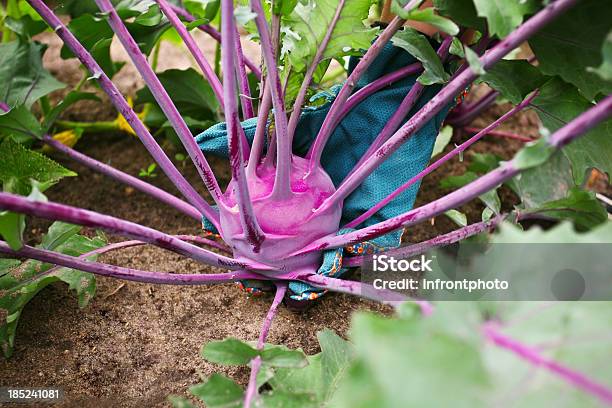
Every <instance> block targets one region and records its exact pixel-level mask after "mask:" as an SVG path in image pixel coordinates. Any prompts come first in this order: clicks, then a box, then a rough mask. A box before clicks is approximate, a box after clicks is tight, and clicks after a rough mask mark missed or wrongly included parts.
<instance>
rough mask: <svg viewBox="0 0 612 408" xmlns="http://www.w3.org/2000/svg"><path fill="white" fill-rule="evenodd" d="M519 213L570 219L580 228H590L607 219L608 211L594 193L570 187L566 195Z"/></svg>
mask: <svg viewBox="0 0 612 408" xmlns="http://www.w3.org/2000/svg"><path fill="white" fill-rule="evenodd" d="M521 214H540V215H544V216H547V217H551V218H556V219H559V220H571V221H572V222H573V223H574V225H576V227H577V228H579V229H581V230H586V229H591V228H593V227H595V226H596V225H599V224H602V223H604V222H606V221H607V219H608V213H607V211H606V210H605V208H604V207H603V206H602V205H601V203H600V202H599V200H597V198H596V197H595V193H592V192H588V191H584V190H580V189H579V188H572V189H571V190H570V191H569V193H568V196H567V197H564V198H561V199H559V200H554V201H548V202H545V203H543V204H541V205H540V206H538V207H532V208H529V209H527V210H526V211H521Z"/></svg>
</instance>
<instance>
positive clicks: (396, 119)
mask: <svg viewBox="0 0 612 408" xmlns="http://www.w3.org/2000/svg"><path fill="white" fill-rule="evenodd" d="M452 40H453V37H446V38H445V39H444V41H443V42H442V44H441V45H440V47H439V48H438V57H440V59H441V60H442V61H444V60H445V59H446V57H448V50H449V49H450V45H451V43H452ZM424 90H425V86H424V85H423V84H421V83H419V82H416V83H415V84H414V85H413V86H412V88H411V89H410V91H409V92H408V94H407V95H406V97H405V98H404V100H402V103H401V104H400V106H399V107H398V108H397V110H396V111H395V113H394V114H393V116H391V118H390V119H389V121H388V122H387V123H386V124H385V127H384V128H383V130H382V131H381V132H380V134H379V135H378V136H377V137H376V139H375V140H374V142H372V144H371V145H370V147H368V150H366V152H365V153H364V154H363V156H361V159H359V161H358V162H357V164H356V165H355V167H354V168H353V170H352V171H351V173H353V171H355V170H356V169H358V168H359V166H360V165H361V163H363V162H364V161H365V160H366V159H367V158H368V157H370V156H371V155H372V154H373V153H374V152H375V151H376V150H377V149H378V148H379V147H380V146H381V145H382V144H383V143H385V142H386V141H387V140H388V139H389V137H391V135H392V134H393V133H394V132H395V131H396V130H397V129H398V128H399V127H400V126H401V124H402V122H403V121H404V120H405V119H406V116H407V115H408V113H409V112H410V111H411V110H412V108H413V107H414V105H415V104H416V103H417V101H418V100H419V98H420V97H421V95H422V94H423V91H424ZM351 173H349V175H350V174H351ZM347 177H348V176H347Z"/></svg>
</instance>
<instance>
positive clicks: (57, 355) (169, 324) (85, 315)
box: [0, 35, 537, 407]
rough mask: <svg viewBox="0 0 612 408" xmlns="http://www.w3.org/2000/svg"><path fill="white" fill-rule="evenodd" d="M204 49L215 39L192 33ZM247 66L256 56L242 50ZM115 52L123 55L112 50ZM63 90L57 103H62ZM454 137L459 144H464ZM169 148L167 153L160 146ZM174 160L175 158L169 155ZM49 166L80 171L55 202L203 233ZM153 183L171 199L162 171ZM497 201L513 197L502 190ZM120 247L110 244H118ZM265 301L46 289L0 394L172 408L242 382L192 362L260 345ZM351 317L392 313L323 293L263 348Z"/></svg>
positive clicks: (118, 144)
mask: <svg viewBox="0 0 612 408" xmlns="http://www.w3.org/2000/svg"><path fill="white" fill-rule="evenodd" d="M42 40H43V41H45V42H47V43H49V44H50V45H51V49H50V51H49V52H48V53H47V56H46V58H45V63H46V65H47V66H48V67H49V68H50V70H51V71H52V72H53V73H54V74H55V75H56V76H57V77H58V78H59V79H61V80H63V81H65V82H67V83H76V82H78V80H79V78H80V72H79V71H78V64H77V63H76V62H75V61H61V60H58V50H59V47H58V45H59V42H58V41H57V40H55V39H53V37H51V36H48V35H45V36H43V38H42ZM199 41H200V43H201V44H202V45H203V47H204V48H205V49H206V50H207V51H208V54H209V55H210V51H212V49H213V46H214V45H213V43H212V40H210V39H206V38H204V37H199ZM247 48H248V49H249V50H250V51H249V54H251V56H252V57H253V58H257V57H256V52H254V51H252V48H249V47H247ZM113 52H114V53H115V54H116V55H117V56H121V55H122V53H121V52H120V51H119V50H118V49H117V47H115V48H114V49H113ZM189 64H190V60H189V59H188V58H187V57H186V56H185V53H184V52H183V51H180V50H176V49H174V48H172V47H164V48H163V50H162V58H161V69H165V68H169V67H177V66H178V67H185V66H188V65H189ZM135 78H136V76H135V74H134V70H133V69H132V68H131V67H130V66H129V65H128V66H127V67H126V68H124V70H123V71H122V72H121V73H120V74H119V75H118V76H117V77H116V78H115V80H116V83H117V84H118V85H119V86H120V88H121V90H122V91H123V92H125V93H133V92H134V91H135V90H136V89H138V88H139V87H140V86H141V82H140V81H139V80H136V79H135ZM61 96H62V94H61V92H60V93H58V94H57V95H56V97H58V98H60V97H61ZM501 111H503V108H495V109H494V110H493V111H492V112H487V113H486V114H485V115H483V117H482V118H479V119H478V121H477V122H476V123H475V126H484V125H486V124H487V123H489V122H490V121H491V120H493V119H494V118H495V117H497V115H499V114H500V113H501ZM114 116H115V112H114V111H113V109H112V108H111V107H110V106H108V105H107V104H104V105H100V104H91V103H88V102H84V103H81V104H80V105H79V106H78V107H77V108H75V109H71V110H70V111H69V112H67V114H66V118H68V119H78V120H94V119H95V120H102V119H108V118H112V117H114ZM536 124H537V122H536V119H535V117H534V116H533V115H531V114H528V115H521V116H520V117H519V118H518V119H517V120H515V121H514V122H512V123H511V124H510V125H508V126H506V127H505V128H506V129H507V130H514V131H518V132H523V133H527V134H531V135H536V134H537V126H536ZM460 139H461V135H457V137H456V138H455V140H454V142H460ZM519 146H520V143H518V142H514V141H508V140H500V139H490V140H488V141H484V142H482V143H480V144H478V145H477V146H476V147H475V149H474V151H479V152H494V153H497V154H499V155H500V156H502V157H504V158H508V157H510V156H511V154H512V152H513V151H514V150H515V149H516V148H518V147H519ZM77 148H78V149H79V150H80V151H83V152H84V153H86V154H88V155H90V156H93V157H95V158H97V159H99V160H102V161H104V162H107V163H110V164H112V165H113V166H115V167H117V168H120V169H122V170H124V171H126V172H128V173H130V174H134V175H137V174H138V171H139V169H141V168H144V167H146V166H147V165H148V164H149V163H151V162H152V161H151V159H150V157H149V156H148V154H147V153H146V151H145V150H144V148H142V147H141V145H140V143H139V141H138V140H136V139H135V138H132V137H128V136H124V135H99V136H86V137H85V138H84V139H83V140H82V141H81V142H79V144H78V146H77ZM167 148H168V149H172V147H171V146H168V147H167ZM170 153H171V154H170V157H173V156H174V155H173V154H172V152H171V150H170ZM56 159H57V160H58V161H60V162H61V163H63V164H64V165H66V166H67V167H69V168H71V169H73V170H75V171H77V172H78V174H79V176H78V178H75V179H71V180H67V181H63V182H61V183H60V184H59V185H58V186H57V187H56V188H53V189H52V190H50V191H49V194H48V195H49V198H50V199H51V200H54V201H58V202H62V203H66V204H71V205H75V206H79V207H83V208H88V209H92V210H96V211H99V212H102V213H106V214H111V215H114V216H117V217H121V218H125V219H128V220H131V221H135V222H139V223H142V224H144V225H148V226H151V227H154V228H158V229H161V230H163V231H165V232H168V233H174V234H178V233H183V234H184V233H189V234H197V233H198V232H199V226H198V225H195V224H194V222H193V221H192V220H191V219H188V218H187V217H185V216H182V215H181V214H179V213H177V212H176V211H174V210H172V209H169V208H167V207H166V206H164V205H162V204H159V203H157V202H156V201H154V200H153V199H150V198H148V197H147V196H144V195H142V194H140V193H138V192H134V191H133V190H132V189H129V188H125V187H124V186H122V185H119V184H118V183H115V182H113V181H111V180H109V179H106V178H104V177H102V176H100V175H98V174H94V173H92V172H91V171H89V170H87V169H85V168H83V167H81V166H78V165H75V164H73V163H71V162H68V161H67V160H65V159H64V158H63V157H60V156H56ZM211 163H212V166H213V167H214V169H215V171H216V173H217V174H218V175H219V176H220V178H221V180H222V182H227V179H228V172H227V168H226V167H225V163H224V162H223V161H221V160H217V159H214V158H212V159H211ZM464 167H465V163H460V162H458V161H453V162H451V163H449V164H448V165H446V166H444V167H443V168H442V169H441V170H439V171H438V172H436V173H435V174H433V175H431V176H430V177H428V178H426V179H425V181H424V183H423V188H422V189H421V193H420V194H419V197H418V203H417V205H418V204H423V203H426V202H429V201H431V200H432V199H435V198H437V197H439V196H441V195H443V194H444V191H441V190H440V189H439V187H438V182H439V180H440V179H441V178H442V177H444V176H446V175H450V174H461V173H462V172H463V170H464ZM183 170H184V173H185V174H186V175H187V177H188V179H189V180H191V181H192V183H193V184H194V185H200V183H199V180H198V177H197V175H196V173H195V169H194V168H193V167H192V166H191V165H189V164H186V165H185V166H184V168H183ZM151 181H152V182H153V183H154V184H156V185H158V186H160V187H162V188H165V189H167V190H168V191H173V192H174V191H175V190H174V189H173V187H172V185H171V184H170V182H169V181H168V180H166V179H165V178H164V177H163V176H162V175H161V174H160V175H159V176H158V177H156V178H154V179H152V180H151ZM504 194H506V195H508V196H510V193H509V192H507V191H505V192H504ZM463 210H464V211H465V212H466V213H467V214H468V216H469V217H470V219H472V220H477V219H478V218H479V217H480V211H481V210H482V207H481V205H480V204H478V203H473V204H470V205H468V206H466V207H464V208H463ZM47 225H48V223H46V222H43V221H40V220H32V221H31V222H30V224H29V226H28V232H29V234H30V236H31V237H32V239H34V237H36V236H37V235H39V234H40V232H41V231H43V230H44V228H46V226H47ZM451 229H453V225H452V223H451V222H450V221H449V220H448V219H446V218H445V217H438V218H437V219H436V220H435V224H434V225H431V224H430V223H425V224H423V225H420V226H418V227H415V228H412V229H411V230H410V231H408V232H407V234H405V238H406V240H409V241H414V242H416V241H419V240H423V239H426V238H429V237H432V236H434V235H437V234H439V233H441V232H447V231H449V230H451ZM113 239H117V238H113ZM101 261H103V262H108V263H113V264H117V265H123V266H129V267H132V268H139V269H149V270H157V271H174V272H183V273H189V272H218V271H216V270H214V268H209V267H206V266H202V265H199V264H197V263H195V262H192V261H188V260H185V259H184V258H182V257H180V256H179V255H176V254H173V253H170V252H167V251H163V250H159V249H154V248H150V247H145V248H137V249H129V250H124V251H121V252H117V253H112V254H108V255H105V256H103V257H102V258H101ZM269 303H270V299H269V298H267V299H266V298H264V299H251V298H248V297H247V296H246V295H245V294H244V293H242V292H241V291H240V290H239V289H238V288H237V287H235V286H233V285H223V286H215V287H201V288H200V287H198V288H191V287H161V286H152V285H144V284H136V283H126V284H123V283H120V282H118V281H115V280H111V279H104V278H100V279H98V296H96V298H95V299H94V300H93V301H92V302H91V304H90V305H89V306H88V307H87V308H85V309H84V310H79V309H78V307H77V304H76V300H75V299H74V298H73V296H72V295H71V294H70V293H69V292H68V291H67V288H66V287H65V286H64V285H61V284H57V285H52V286H50V287H49V288H47V289H45V290H44V291H43V292H42V293H41V294H40V295H39V296H36V298H35V299H34V300H33V301H32V302H30V304H28V306H27V307H26V308H25V310H24V313H23V316H22V318H21V322H20V326H19V331H18V335H17V340H16V350H15V353H14V356H13V357H12V358H11V359H9V360H4V359H2V360H0V373H2V374H1V375H0V386H5V385H11V386H53V387H61V388H63V389H64V390H65V392H66V399H65V401H64V402H63V403H62V404H61V406H66V407H69V406H70V407H88V406H94V405H95V406H98V407H103V406H109V407H157V406H167V405H168V404H167V402H166V397H167V395H169V394H171V393H177V394H184V393H185V391H186V388H187V387H188V386H189V385H192V384H194V383H196V382H198V381H199V380H200V378H201V377H202V376H207V375H210V374H211V373H213V372H222V373H225V374H226V375H229V376H231V377H233V378H235V379H237V380H238V381H239V382H241V383H243V384H244V383H245V382H246V381H247V378H248V372H247V369H246V368H229V369H228V368H223V367H218V366H214V365H212V364H209V363H207V362H205V361H204V360H202V359H201V358H200V357H199V354H198V353H199V350H200V348H201V346H202V345H203V344H205V343H206V342H208V341H210V340H217V339H223V338H225V337H228V336H232V337H237V338H239V339H244V340H254V339H256V338H257V336H258V333H259V329H260V326H261V322H262V320H263V317H264V315H265V313H266V311H267V309H268V306H269ZM357 310H373V311H376V312H381V313H389V312H390V311H389V309H387V308H385V307H381V306H379V305H376V304H374V303H372V302H368V301H362V300H359V299H356V298H352V297H348V296H344V295H335V294H334V295H330V296H325V297H324V299H322V301H320V302H319V303H318V304H317V305H316V306H315V307H313V308H312V309H310V310H308V311H307V312H305V313H302V314H295V313H292V312H290V311H288V310H287V309H285V308H281V310H280V312H279V314H278V317H277V318H276V320H275V323H274V326H273V328H272V331H271V333H270V337H269V341H270V342H272V343H282V344H285V345H287V346H289V347H301V348H302V349H304V350H305V351H306V352H307V353H315V352H317V351H318V347H317V342H316V337H315V333H316V332H317V331H318V330H321V329H323V328H331V329H333V330H335V331H336V332H338V333H339V334H341V335H343V336H346V333H347V330H348V327H349V322H350V316H351V314H352V313H353V312H355V311H357Z"/></svg>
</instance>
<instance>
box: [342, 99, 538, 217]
mask: <svg viewBox="0 0 612 408" xmlns="http://www.w3.org/2000/svg"><path fill="white" fill-rule="evenodd" d="M537 94H538V92H537V91H536V92H534V93H532V94H531V95H530V96H528V97H527V98H525V100H524V101H523V102H521V103H520V104H518V105H517V106H515V107H513V108H512V109H511V110H509V111H508V112H506V113H505V114H503V115H502V116H501V117H500V118H498V119H497V120H495V121H494V122H493V123H491V124H490V125H489V126H487V127H486V128H484V129H482V130H481V131H480V132H479V133H477V134H476V135H474V136H472V137H471V138H469V139H468V140H466V141H465V142H463V143H462V144H460V145H459V146H457V147H455V148H454V149H453V150H451V151H450V152H448V153H447V154H445V155H444V156H442V157H441V158H440V159H438V160H436V161H435V162H433V163H432V164H430V165H429V166H427V167H426V168H425V169H423V170H422V171H421V172H419V173H418V174H417V175H415V176H414V177H412V178H411V179H410V180H408V181H407V182H406V183H404V184H403V185H401V186H400V187H398V188H397V189H396V190H395V191H394V192H392V193H391V194H389V195H388V196H387V197H385V198H384V199H383V200H381V201H380V202H379V203H377V204H376V205H375V206H373V207H372V208H370V209H369V210H368V211H366V212H365V213H363V214H362V215H360V216H359V217H357V218H355V219H354V220H353V221H351V222H349V223H348V224H346V225H345V226H344V227H343V228H355V227H357V226H358V225H360V224H361V223H362V222H364V221H365V220H367V219H368V218H370V217H371V216H372V215H374V214H376V213H377V212H378V211H379V210H380V209H381V208H383V207H384V206H386V205H387V204H389V203H390V202H391V201H393V200H394V199H395V198H396V197H397V196H398V195H400V194H401V193H402V192H404V191H406V190H407V189H409V188H410V187H412V186H413V185H415V184H416V183H417V182H419V181H421V180H422V179H423V178H424V177H425V176H427V175H428V174H431V173H432V172H434V171H435V170H437V169H439V168H440V167H441V166H442V165H443V164H444V163H446V162H448V161H449V160H450V159H452V158H453V157H456V156H458V155H459V154H461V153H463V152H464V151H466V150H467V149H468V148H469V147H470V146H471V145H473V144H474V143H476V142H477V141H479V140H480V139H482V138H483V137H485V136H486V135H488V134H489V133H490V132H491V131H493V129H495V128H497V127H498V126H500V125H501V124H502V123H504V122H505V121H506V120H508V119H510V118H511V117H512V116H514V115H515V114H516V113H517V112H520V111H521V110H523V109H524V108H525V107H526V106H528V105H529V103H530V102H531V101H532V100H533V99H534V98H535V97H536V95H537Z"/></svg>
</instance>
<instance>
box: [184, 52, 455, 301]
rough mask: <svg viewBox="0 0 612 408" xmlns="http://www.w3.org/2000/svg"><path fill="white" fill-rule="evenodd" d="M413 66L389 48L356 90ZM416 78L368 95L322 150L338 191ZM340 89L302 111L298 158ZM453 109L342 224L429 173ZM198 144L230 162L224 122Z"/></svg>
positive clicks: (384, 171)
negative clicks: (437, 141) (438, 139)
mask: <svg viewBox="0 0 612 408" xmlns="http://www.w3.org/2000/svg"><path fill="white" fill-rule="evenodd" d="M357 62H358V59H356V58H353V59H352V60H351V61H350V64H349V68H350V69H349V71H351V70H352V69H353V68H354V67H355V65H356V64H357ZM414 62H416V59H415V58H414V57H413V56H411V55H410V54H408V53H407V52H406V51H404V50H403V49H400V48H397V47H394V46H393V45H391V44H388V45H387V46H386V47H385V48H384V50H383V51H382V52H381V54H380V55H379V57H378V58H377V59H376V61H374V63H373V64H372V65H371V67H370V68H369V69H368V70H367V72H366V73H365V74H364V75H363V76H362V78H361V80H360V81H359V82H358V84H357V87H356V90H358V89H360V88H362V87H363V86H365V85H367V84H368V83H370V82H372V81H374V80H375V79H377V78H379V77H381V76H382V75H385V74H388V73H391V72H393V71H396V70H398V69H400V68H402V67H404V66H406V65H408V64H412V63H414ZM416 78H417V76H412V77H408V78H405V79H403V80H401V81H398V82H396V83H395V84H393V85H392V86H389V87H386V88H384V89H382V90H380V91H378V92H376V93H375V94H373V95H371V96H369V97H368V98H366V99H365V100H364V101H363V102H362V103H360V104H359V105H357V106H356V107H355V108H354V109H353V110H352V111H351V112H350V113H349V114H348V115H347V116H346V117H345V118H344V119H343V120H342V122H341V123H340V124H339V125H338V127H337V128H336V129H335V131H334V132H333V134H332V136H331V137H330V139H329V141H328V143H327V145H326V147H325V150H324V151H323V155H322V158H321V164H322V166H323V168H324V169H325V170H326V171H327V173H328V174H329V176H330V177H331V179H332V180H333V182H334V184H335V185H336V186H338V185H339V184H340V183H341V182H342V180H343V179H344V178H345V177H346V175H347V174H348V173H349V171H350V170H351V169H352V168H353V166H354V165H355V164H356V163H357V161H358V160H359V159H360V158H361V156H362V155H363V154H364V153H365V151H366V150H367V148H368V147H369V146H370V144H371V143H372V141H373V140H374V139H375V138H376V136H378V134H379V133H380V131H381V130H382V129H383V127H384V126H385V124H386V123H387V121H388V120H389V119H390V118H391V116H392V115H393V113H394V112H395V111H396V110H397V108H398V106H399V105H400V103H401V102H402V100H403V99H404V97H405V96H406V94H407V93H408V92H409V91H410V88H411V87H412V86H413V85H414V83H415V81H416ZM339 89H340V87H339V86H337V87H335V88H332V89H330V90H329V91H328V92H323V93H319V94H317V95H315V96H314V97H313V99H315V98H325V101H324V103H323V104H319V105H320V106H317V107H311V108H306V109H304V110H303V111H302V115H301V117H300V122H299V124H298V127H297V130H296V136H295V141H294V146H293V151H294V153H295V154H298V155H304V154H305V153H306V152H307V151H308V148H309V147H310V145H311V143H312V141H313V140H314V138H315V137H316V135H317V133H318V131H319V129H320V128H321V124H322V123H323V120H324V119H325V116H326V114H327V112H328V111H329V108H330V106H331V103H332V102H333V99H334V98H335V96H336V93H337V92H338V90H339ZM439 90H440V87H439V86H429V87H427V88H426V90H425V91H424V92H423V95H422V96H421V98H420V99H419V101H418V102H417V104H416V106H415V107H414V108H413V110H412V111H411V112H410V113H409V115H408V116H407V117H406V120H407V119H408V118H409V117H411V116H412V115H413V114H414V113H415V112H416V111H417V110H419V109H420V108H421V107H422V106H423V105H424V104H425V103H426V102H427V101H429V100H430V99H431V98H433V97H434V95H436V93H437V92H439ZM450 108H451V106H448V107H447V108H446V109H443V110H442V112H440V113H439V114H438V115H436V116H435V117H434V118H433V119H432V120H431V121H430V122H428V123H427V124H426V125H425V126H424V127H423V128H422V129H421V130H419V131H418V132H417V133H416V134H414V135H413V136H412V138H410V140H408V141H407V142H406V143H404V144H403V145H402V146H401V147H400V148H399V149H398V150H397V151H396V152H395V153H394V154H393V155H392V156H391V157H390V158H389V159H387V160H386V161H385V162H384V163H383V164H382V165H381V166H380V167H379V168H378V169H377V170H376V171H374V172H373V173H372V174H371V175H370V176H369V177H368V178H367V179H366V180H365V182H364V183H363V184H362V185H361V186H360V187H359V188H358V189H357V190H355V191H354V192H353V193H352V194H351V195H350V196H349V197H347V199H346V201H345V202H344V208H343V213H342V223H341V225H343V224H345V223H346V222H349V221H350V220H353V219H355V218H356V217H357V216H359V215H361V214H362V213H364V212H365V211H367V210H368V209H370V208H371V207H372V206H374V205H375V204H376V203H378V202H379V201H381V200H382V199H383V198H385V197H386V196H387V195H389V194H390V193H391V192H393V191H394V190H395V189H397V188H398V187H399V186H400V185H402V184H403V183H405V182H406V181H407V180H408V179H410V178H411V177H413V176H415V175H416V174H418V173H419V172H420V171H421V170H423V169H424V168H425V166H426V165H427V163H428V161H429V159H430V157H431V152H432V150H433V145H434V143H435V139H436V136H437V134H438V132H439V130H440V127H441V125H442V122H443V121H444V118H445V117H446V115H447V113H448V111H449V110H450ZM242 126H243V128H244V130H245V133H246V136H247V138H248V139H249V141H252V139H253V136H254V133H255V126H256V119H250V120H247V121H244V122H243V123H242ZM196 140H197V142H198V145H199V146H200V148H201V149H202V151H204V152H205V153H207V154H215V155H219V156H222V157H227V132H226V125H225V123H219V124H217V125H214V126H212V127H211V128H209V129H207V130H206V131H205V132H203V133H201V134H200V135H198V136H197V137H196ZM418 189H419V183H416V184H415V185H413V186H412V187H411V188H409V189H408V190H406V191H404V192H403V193H402V194H400V195H399V196H398V197H397V198H396V199H395V200H394V201H392V202H391V203H389V204H388V205H387V206H386V207H384V208H383V209H381V210H380V211H379V212H378V213H376V214H375V215H374V216H372V217H371V218H370V219H368V220H367V221H366V222H364V223H363V224H362V225H361V226H360V227H363V226H368V225H372V224H375V223H378V222H381V221H384V220H386V219H389V218H391V217H394V216H396V215H399V214H401V213H404V212H406V211H408V210H410V209H411V208H412V206H413V205H414V201H415V198H416V195H417V192H418ZM208 225H209V224H208ZM348 231H350V230H348V229H345V230H343V231H341V232H340V233H339V234H344V233H347V232H348ZM401 234H402V231H401V230H398V231H395V232H393V233H390V234H387V235H384V236H382V237H378V238H376V239H374V240H372V241H371V244H374V246H375V247H384V248H389V247H397V246H399V244H400V238H401ZM339 251H340V252H338V251H336V250H332V251H328V253H326V254H325V255H324V262H323V265H322V266H321V268H320V269H319V273H321V274H324V275H328V274H330V272H331V269H332V264H333V262H334V260H336V259H337V258H338V253H340V260H341V258H342V249H340V250H339ZM345 271H346V269H341V271H336V270H334V272H335V273H334V276H339V275H340V274H342V273H344V272H345ZM290 289H291V290H292V292H293V293H292V297H294V298H295V299H298V300H299V299H306V298H310V296H309V295H310V293H312V291H313V290H314V289H313V288H311V287H310V286H308V285H306V284H303V283H299V282H294V283H292V284H291V285H290Z"/></svg>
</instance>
